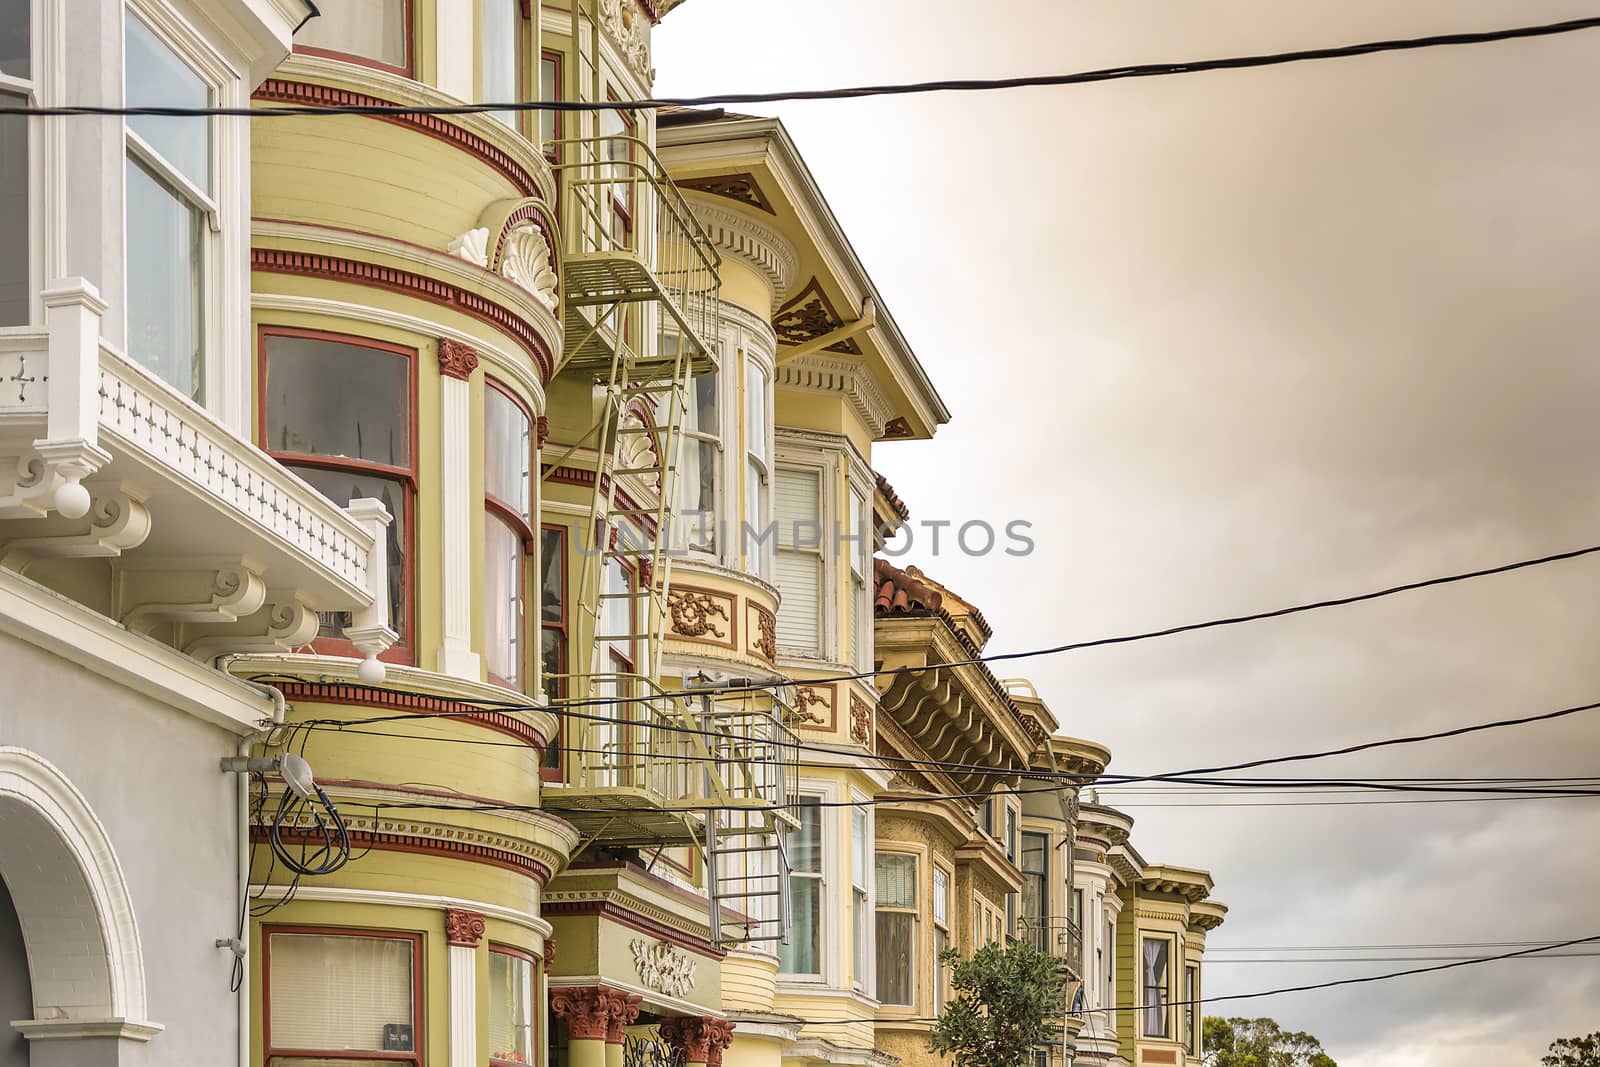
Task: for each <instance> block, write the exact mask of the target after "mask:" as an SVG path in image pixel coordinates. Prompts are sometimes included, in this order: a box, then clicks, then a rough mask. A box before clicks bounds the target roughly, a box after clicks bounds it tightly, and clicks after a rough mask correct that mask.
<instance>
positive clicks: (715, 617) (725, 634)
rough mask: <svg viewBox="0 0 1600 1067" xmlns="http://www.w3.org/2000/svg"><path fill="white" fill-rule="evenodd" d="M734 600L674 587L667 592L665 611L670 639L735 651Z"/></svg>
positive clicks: (682, 587) (720, 594) (723, 594)
mask: <svg viewBox="0 0 1600 1067" xmlns="http://www.w3.org/2000/svg"><path fill="white" fill-rule="evenodd" d="M734 603H735V601H734V598H733V597H732V596H731V595H729V594H727V593H720V592H717V591H716V590H714V589H701V588H697V587H695V586H688V585H678V584H676V583H675V584H674V585H673V586H672V588H671V589H670V590H668V592H667V611H668V614H669V615H670V616H671V619H670V622H671V629H672V633H673V636H675V637H679V638H682V639H684V640H688V641H698V642H704V643H706V644H715V645H722V646H724V647H726V648H737V647H738V644H737V642H736V639H735V636H734V625H733V617H734V616H733V609H734Z"/></svg>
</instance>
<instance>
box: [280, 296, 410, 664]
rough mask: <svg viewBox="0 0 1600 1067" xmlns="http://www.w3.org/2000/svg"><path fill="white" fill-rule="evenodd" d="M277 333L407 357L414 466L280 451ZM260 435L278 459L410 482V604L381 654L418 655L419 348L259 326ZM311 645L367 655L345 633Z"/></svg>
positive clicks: (400, 658)
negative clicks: (272, 375)
mask: <svg viewBox="0 0 1600 1067" xmlns="http://www.w3.org/2000/svg"><path fill="white" fill-rule="evenodd" d="M272 337H300V338H304V339H306V340H311V341H329V342H332V343H335V344H345V345H352V346H355V347H358V348H374V349H378V350H379V351H383V352H392V353H394V354H395V355H399V356H404V357H406V360H407V364H408V366H409V374H410V378H411V380H410V383H409V391H410V398H409V400H408V403H409V404H410V407H411V410H410V412H409V413H408V415H407V418H406V423H407V427H408V429H409V432H410V440H409V441H408V442H407V446H406V448H407V455H409V456H410V459H411V466H410V467H409V468H406V467H395V466H391V465H389V464H386V463H372V462H369V461H366V460H359V459H348V458H343V457H338V456H317V455H307V454H304V453H300V452H278V451H275V450H274V449H273V448H272V447H271V443H270V442H269V441H268V440H267V372H268V366H267V364H268V360H267V341H268V339H269V338H272ZM256 440H257V442H258V444H259V445H260V447H261V449H262V450H263V451H265V452H266V453H267V454H268V455H270V456H271V457H272V458H273V459H275V460H277V461H278V462H279V463H285V464H290V463H293V464H301V465H304V466H307V467H317V468H320V469H322V470H353V471H370V472H372V473H373V474H377V475H381V476H383V477H385V478H396V479H398V480H400V481H401V482H402V483H403V484H404V485H405V487H406V490H407V492H406V494H405V509H406V514H405V524H406V543H405V554H406V565H405V573H404V575H403V577H402V581H403V582H404V585H405V604H404V605H402V608H401V613H400V621H401V624H402V631H401V634H400V640H399V642H397V643H396V644H395V646H394V647H393V648H391V649H389V650H387V651H386V652H384V653H383V654H382V655H381V656H379V657H378V658H379V659H381V660H384V661H385V662H387V663H401V664H411V663H413V662H414V661H415V655H416V570H417V523H416V515H417V491H418V482H417V447H418V443H417V349H416V348H413V347H408V346H406V345H397V344H391V343H389V342H387V341H378V340H374V339H373V338H370V337H364V336H362V335H360V334H348V333H336V332H333V331H331V330H309V329H303V328H301V327H297V326H269V325H263V326H260V327H259V328H258V329H257V331H256ZM311 647H312V648H313V649H314V650H315V651H317V652H319V653H323V654H325V655H331V656H344V657H347V658H351V659H360V658H362V655H363V653H362V652H361V651H360V650H359V649H357V648H356V646H355V645H353V644H351V643H350V642H349V641H346V640H345V639H343V638H340V637H318V638H316V639H314V640H313V641H312V642H311Z"/></svg>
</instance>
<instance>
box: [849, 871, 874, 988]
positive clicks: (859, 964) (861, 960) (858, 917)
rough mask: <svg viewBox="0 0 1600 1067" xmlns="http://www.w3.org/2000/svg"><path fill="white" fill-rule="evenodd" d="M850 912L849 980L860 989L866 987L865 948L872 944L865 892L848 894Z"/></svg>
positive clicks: (856, 891)
mask: <svg viewBox="0 0 1600 1067" xmlns="http://www.w3.org/2000/svg"><path fill="white" fill-rule="evenodd" d="M850 914H851V923H852V925H851V928H850V929H851V948H852V951H851V954H850V955H851V960H850V963H851V981H852V984H853V985H854V986H855V987H856V988H857V989H860V990H863V991H864V990H865V989H866V988H867V972H868V971H869V970H870V969H871V968H870V966H869V964H868V961H867V949H868V947H869V946H870V945H871V944H872V930H871V928H870V927H869V926H868V916H869V915H870V914H871V913H870V912H869V911H868V909H867V892H866V890H864V889H857V890H855V891H854V892H853V893H851V894H850Z"/></svg>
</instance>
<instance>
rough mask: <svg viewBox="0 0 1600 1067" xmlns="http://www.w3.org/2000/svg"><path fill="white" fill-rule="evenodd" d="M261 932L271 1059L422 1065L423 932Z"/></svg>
mask: <svg viewBox="0 0 1600 1067" xmlns="http://www.w3.org/2000/svg"><path fill="white" fill-rule="evenodd" d="M262 937H263V940H264V942H265V947H266V951H265V953H264V958H263V961H262V965H261V969H262V975H263V987H264V988H263V990H262V999H263V1002H264V1004H265V1007H266V1011H265V1013H264V1015H265V1023H264V1029H265V1044H266V1060H267V1062H268V1063H274V1064H294V1063H306V1062H315V1063H317V1064H321V1065H326V1067H340V1065H346V1064H348V1065H355V1064H367V1063H371V1062H372V1061H373V1060H379V1059H381V1060H384V1061H385V1062H388V1063H409V1064H415V1065H419V1067H420V1064H421V1062H422V1060H421V1059H420V1057H421V1049H422V1040H421V1038H422V1035H421V1033H419V1030H420V1020H421V1012H420V1011H419V1010H418V1009H419V1007H420V1005H419V1003H418V1002H419V1000H420V999H421V985H420V977H421V966H420V963H421V961H420V951H421V938H419V937H416V936H414V935H408V934H366V933H362V934H359V935H358V934H355V933H345V932H343V931H323V930H317V929H313V928H298V927H296V928H276V929H275V928H272V927H268V928H267V929H266V930H264V931H263V932H262Z"/></svg>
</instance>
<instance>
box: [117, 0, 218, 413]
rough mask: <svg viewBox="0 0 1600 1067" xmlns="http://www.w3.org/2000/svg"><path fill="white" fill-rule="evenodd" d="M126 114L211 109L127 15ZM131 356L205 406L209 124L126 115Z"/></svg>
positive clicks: (212, 207) (169, 54)
mask: <svg viewBox="0 0 1600 1067" xmlns="http://www.w3.org/2000/svg"><path fill="white" fill-rule="evenodd" d="M124 48H125V53H126V64H127V66H126V69H125V83H126V96H127V101H128V106H129V107H208V106H210V104H211V103H212V99H211V96H212V94H211V88H210V86H208V85H207V84H206V82H205V80H204V79H202V78H201V77H200V75H198V74H196V73H195V72H194V71H193V70H192V69H190V67H189V65H188V64H187V63H185V62H184V61H183V59H182V58H180V57H179V55H178V53H177V52H176V51H174V50H173V49H172V47H171V46H169V45H168V44H167V43H166V42H165V41H163V40H162V39H161V38H160V37H158V36H157V35H156V33H155V31H154V30H152V29H151V28H150V27H149V25H148V24H146V23H145V21H144V20H143V19H141V18H140V17H139V16H138V15H136V14H134V13H133V12H132V11H129V12H127V15H126V19H125V22H124ZM126 131H127V132H126V138H127V162H126V177H127V216H126V218H127V258H128V266H127V286H128V307H127V316H128V323H127V327H128V345H127V348H128V356H129V358H131V359H132V360H133V361H134V362H135V363H138V364H140V365H141V366H143V367H146V368H147V369H149V370H150V372H151V373H153V374H155V375H156V377H158V378H160V379H161V380H162V381H164V382H166V383H167V384H168V385H170V386H172V387H173V388H174V389H176V390H177V391H178V392H180V393H182V394H184V395H185V396H187V397H189V398H190V399H192V400H195V401H197V402H203V401H204V399H205V385H206V382H205V359H206V344H205V331H206V322H205V312H204V308H205V307H206V305H207V303H208V301H207V299H206V297H207V278H208V269H207V268H208V261H209V260H210V259H212V258H214V254H213V252H212V251H211V223H212V222H213V221H214V220H216V219H218V218H219V216H218V214H217V210H216V202H215V200H214V199H213V193H212V174H211V169H212V168H211V120H210V119H209V118H205V117H192V118H171V117H158V116H150V115H134V116H129V118H128V120H127V125H126Z"/></svg>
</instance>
